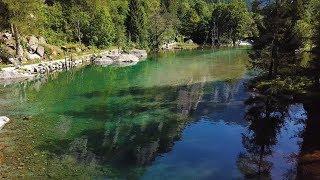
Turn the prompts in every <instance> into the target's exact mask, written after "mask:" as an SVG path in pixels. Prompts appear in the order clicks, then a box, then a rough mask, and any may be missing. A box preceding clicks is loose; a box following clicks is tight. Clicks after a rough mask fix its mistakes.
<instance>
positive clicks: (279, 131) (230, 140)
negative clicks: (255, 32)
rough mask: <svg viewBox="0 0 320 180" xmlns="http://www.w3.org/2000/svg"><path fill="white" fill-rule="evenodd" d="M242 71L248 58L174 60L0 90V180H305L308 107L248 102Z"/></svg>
mask: <svg viewBox="0 0 320 180" xmlns="http://www.w3.org/2000/svg"><path fill="white" fill-rule="evenodd" d="M247 62H248V56H247V50H246V49H225V50H219V51H211V50H206V51H181V52H176V53H166V54H162V55H159V56H157V57H155V58H151V59H149V60H147V61H144V62H140V63H139V64H137V65H135V66H132V67H115V66H114V67H86V68H83V69H78V70H74V71H70V72H63V73H60V74H58V75H54V76H52V77H50V78H49V79H41V80H38V81H35V82H25V83H21V84H14V85H8V86H6V87H1V88H0V91H1V96H0V101H1V110H0V113H1V115H6V116H9V117H10V118H11V119H14V120H13V121H12V123H10V124H9V125H8V126H7V127H6V129H5V130H4V132H1V134H2V136H3V137H6V138H0V142H1V143H8V144H11V145H10V146H9V145H8V146H6V147H7V148H3V149H2V150H1V151H3V152H2V154H3V160H1V158H0V170H1V175H2V177H31V178H32V177H45V178H66V177H71V176H72V177H87V178H88V177H90V178H98V179H99V178H102V179H104V178H111V179H248V178H253V179H255V178H265V179H270V178H271V179H295V178H303V177H308V176H309V177H311V175H314V173H315V171H314V172H313V171H312V172H311V171H308V169H310V168H308V167H309V166H310V162H309V161H308V159H303V158H300V157H303V156H304V155H305V154H309V153H311V154H313V155H314V152H318V150H319V149H320V148H319V141H317V140H318V137H319V136H318V135H319V133H318V132H319V131H318V129H319V127H320V125H319V121H318V117H319V113H318V112H317V110H315V108H314V107H315V105H314V104H312V105H310V104H307V105H304V104H299V103H291V104H290V103H284V102H278V101H277V100H275V99H267V100H265V99H261V98H259V97H253V96H252V93H250V92H248V89H247V88H246V83H247V82H248V81H249V79H250V76H249V75H248V71H247ZM1 143H0V145H1ZM0 147H1V146H0ZM15 152H19V153H17V154H16V153H15ZM12 156H15V157H12ZM0 157H1V154H0ZM16 157H19V158H16ZM313 160H314V159H313ZM311 163H315V161H312V162H311ZM316 165H317V164H313V165H312V166H313V167H316ZM305 169H307V170H305Z"/></svg>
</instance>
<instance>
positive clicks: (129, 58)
mask: <svg viewBox="0 0 320 180" xmlns="http://www.w3.org/2000/svg"><path fill="white" fill-rule="evenodd" d="M115 60H116V61H117V62H125V63H132V62H138V61H139V58H138V57H137V56H135V55H133V54H120V55H119V56H118V57H117V58H116V59H115Z"/></svg>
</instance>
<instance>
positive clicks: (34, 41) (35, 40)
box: [28, 36, 39, 53]
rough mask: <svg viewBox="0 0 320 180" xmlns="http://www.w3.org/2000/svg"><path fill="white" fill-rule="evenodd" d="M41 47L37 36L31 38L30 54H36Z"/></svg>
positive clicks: (29, 44) (29, 41) (29, 42)
mask: <svg viewBox="0 0 320 180" xmlns="http://www.w3.org/2000/svg"><path fill="white" fill-rule="evenodd" d="M38 46H39V40H38V38H36V37H35V36H30V37H29V40H28V49H29V51H30V52H32V53H34V52H36V51H37V48H38Z"/></svg>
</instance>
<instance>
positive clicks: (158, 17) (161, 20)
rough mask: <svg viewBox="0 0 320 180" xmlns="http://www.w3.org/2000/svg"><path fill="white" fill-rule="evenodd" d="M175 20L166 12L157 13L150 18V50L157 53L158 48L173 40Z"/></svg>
mask: <svg viewBox="0 0 320 180" xmlns="http://www.w3.org/2000/svg"><path fill="white" fill-rule="evenodd" d="M174 25H175V19H174V17H172V15H171V14H170V13H168V12H158V13H156V14H154V15H153V16H152V17H151V18H150V27H149V37H150V48H151V49H152V50H155V51H159V49H160V46H161V45H162V44H163V43H165V42H169V41H170V40H172V39H174V37H175V32H176V31H175V28H174Z"/></svg>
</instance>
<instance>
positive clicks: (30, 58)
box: [27, 52, 41, 60]
mask: <svg viewBox="0 0 320 180" xmlns="http://www.w3.org/2000/svg"><path fill="white" fill-rule="evenodd" d="M27 59H28V60H34V59H41V56H39V55H38V54H31V53H29V52H28V53H27Z"/></svg>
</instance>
